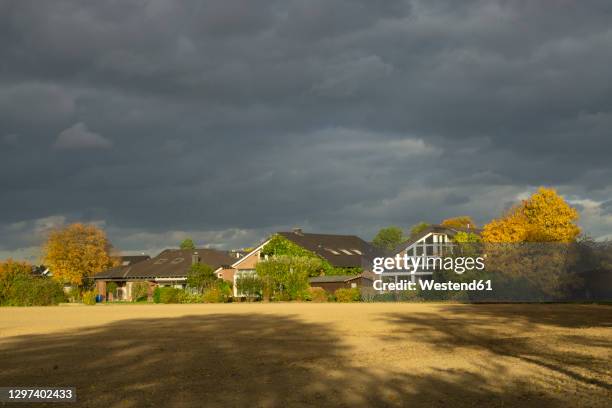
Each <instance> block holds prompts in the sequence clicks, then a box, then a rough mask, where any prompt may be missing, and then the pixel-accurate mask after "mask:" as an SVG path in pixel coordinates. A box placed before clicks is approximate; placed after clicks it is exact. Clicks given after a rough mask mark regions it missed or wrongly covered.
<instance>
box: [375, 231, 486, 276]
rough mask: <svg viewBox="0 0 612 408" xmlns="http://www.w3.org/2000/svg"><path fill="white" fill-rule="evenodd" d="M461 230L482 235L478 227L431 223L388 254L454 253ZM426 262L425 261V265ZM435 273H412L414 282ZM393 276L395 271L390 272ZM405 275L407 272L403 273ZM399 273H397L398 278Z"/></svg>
mask: <svg viewBox="0 0 612 408" xmlns="http://www.w3.org/2000/svg"><path fill="white" fill-rule="evenodd" d="M459 232H465V233H472V234H476V235H480V233H481V230H479V229H476V228H450V227H445V226H442V225H430V226H429V227H427V228H426V229H424V230H423V231H421V232H419V233H418V234H416V235H414V236H412V237H410V238H409V239H407V240H406V241H404V242H402V243H401V244H399V245H398V246H397V247H396V248H395V249H394V250H392V251H389V252H388V253H387V254H386V256H388V257H395V256H396V255H399V256H400V257H403V256H404V255H408V256H409V257H423V258H426V257H432V256H440V257H444V256H447V255H450V254H452V253H453V250H454V248H455V244H454V238H455V236H456V235H457V234H458V233H459ZM424 264H425V263H423V265H424ZM432 274H433V271H432V270H418V271H414V273H412V274H411V278H412V281H413V282H416V280H417V279H418V278H419V277H423V278H428V277H430V276H431V275H432ZM389 275H391V276H393V275H394V274H393V272H391V273H389ZM403 275H405V272H404V273H403ZM397 276H398V275H395V278H396V279H397Z"/></svg>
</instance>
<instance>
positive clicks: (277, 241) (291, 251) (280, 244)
mask: <svg viewBox="0 0 612 408" xmlns="http://www.w3.org/2000/svg"><path fill="white" fill-rule="evenodd" d="M261 255H263V256H264V257H265V256H267V257H270V258H271V257H275V256H282V255H285V256H291V257H300V258H314V259H316V260H317V263H318V264H319V265H320V268H319V269H318V270H312V271H311V275H310V276H321V275H358V274H360V273H361V272H363V269H362V268H360V267H347V268H343V267H335V266H333V265H332V264H330V263H329V261H327V260H325V259H323V258H322V257H320V256H319V255H317V254H315V253H314V252H311V251H309V250H307V249H304V248H302V247H301V246H299V245H297V244H294V243H293V242H291V241H289V240H288V239H287V238H285V237H283V236H282V235H279V234H274V235H273V236H272V238H270V241H269V242H268V243H267V244H266V245H265V246H264V247H263V248H262V250H261Z"/></svg>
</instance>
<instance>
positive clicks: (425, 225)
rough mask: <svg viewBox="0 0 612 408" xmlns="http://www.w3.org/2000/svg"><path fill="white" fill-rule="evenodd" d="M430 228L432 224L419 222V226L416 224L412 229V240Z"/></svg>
mask: <svg viewBox="0 0 612 408" xmlns="http://www.w3.org/2000/svg"><path fill="white" fill-rule="evenodd" d="M430 226H431V225H430V224H428V223H426V222H423V221H421V222H419V223H418V224H414V225H413V226H412V228H410V238H414V237H416V236H417V235H418V234H420V233H421V232H422V231H425V230H426V229H427V228H429V227H430Z"/></svg>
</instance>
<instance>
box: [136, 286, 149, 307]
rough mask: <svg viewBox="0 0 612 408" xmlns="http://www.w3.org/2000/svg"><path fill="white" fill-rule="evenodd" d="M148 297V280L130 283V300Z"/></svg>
mask: <svg viewBox="0 0 612 408" xmlns="http://www.w3.org/2000/svg"><path fill="white" fill-rule="evenodd" d="M148 297H149V283H148V282H133V283H132V301H134V302H138V301H141V300H147V298H148Z"/></svg>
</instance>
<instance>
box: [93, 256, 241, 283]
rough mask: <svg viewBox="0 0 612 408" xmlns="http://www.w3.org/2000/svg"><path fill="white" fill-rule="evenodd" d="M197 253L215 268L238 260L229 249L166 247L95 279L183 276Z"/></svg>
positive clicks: (202, 259)
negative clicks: (156, 253)
mask: <svg viewBox="0 0 612 408" xmlns="http://www.w3.org/2000/svg"><path fill="white" fill-rule="evenodd" d="M195 253H197V256H198V259H199V262H200V263H203V264H206V265H209V266H211V267H212V268H213V269H216V268H218V267H220V266H222V265H230V264H231V263H232V262H234V261H235V260H236V259H235V258H232V257H231V256H230V254H229V253H228V252H227V251H218V250H216V249H209V248H199V249H195V250H192V249H166V250H164V251H162V252H161V253H160V254H159V255H157V256H156V257H155V258H152V259H147V260H144V261H141V262H137V263H135V264H133V265H129V266H119V267H117V268H112V269H109V270H107V271H104V272H102V273H99V274H98V275H96V276H95V277H94V279H152V278H183V277H186V276H187V274H188V273H189V269H190V268H191V265H192V263H193V260H192V257H193V255H194V254H195Z"/></svg>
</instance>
